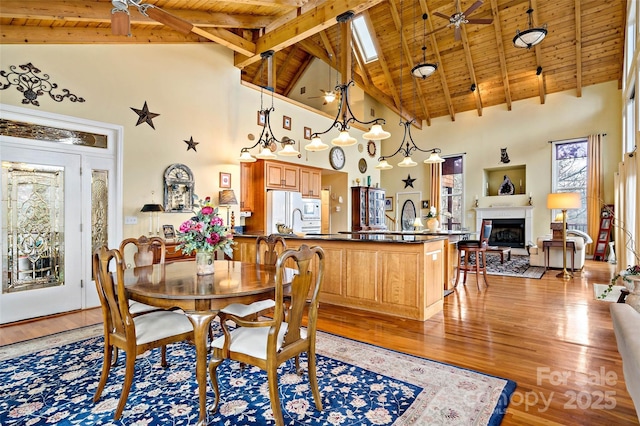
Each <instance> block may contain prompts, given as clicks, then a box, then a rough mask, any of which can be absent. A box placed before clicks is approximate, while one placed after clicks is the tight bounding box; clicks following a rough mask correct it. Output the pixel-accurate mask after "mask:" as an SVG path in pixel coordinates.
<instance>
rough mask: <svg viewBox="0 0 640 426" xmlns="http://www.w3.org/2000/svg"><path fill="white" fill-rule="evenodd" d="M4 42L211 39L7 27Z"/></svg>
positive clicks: (159, 32) (166, 32) (157, 32)
mask: <svg viewBox="0 0 640 426" xmlns="http://www.w3.org/2000/svg"><path fill="white" fill-rule="evenodd" d="M0 41H1V42H2V43H3V44H25V43H29V44H88V43H100V44H149V43H198V42H209V40H207V39H204V38H202V37H198V36H197V35H196V34H188V35H186V36H185V35H183V34H181V33H179V32H177V31H173V30H170V29H164V27H160V28H156V29H145V30H139V31H136V34H131V36H130V37H127V36H114V35H112V34H111V28H69V27H55V28H51V27H26V26H15V25H7V26H3V27H2V34H0Z"/></svg>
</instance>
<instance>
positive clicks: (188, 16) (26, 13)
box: [0, 0, 273, 29]
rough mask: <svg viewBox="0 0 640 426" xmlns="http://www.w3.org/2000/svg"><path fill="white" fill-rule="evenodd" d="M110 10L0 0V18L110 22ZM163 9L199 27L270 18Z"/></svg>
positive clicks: (135, 18) (67, 2) (137, 19)
mask: <svg viewBox="0 0 640 426" xmlns="http://www.w3.org/2000/svg"><path fill="white" fill-rule="evenodd" d="M111 9H112V7H111V3H110V2H87V1H79V0H51V1H47V0H42V1H24V0H20V1H16V0H2V2H0V17H1V18H13V19H40V20H45V21H51V20H64V21H69V22H100V23H104V24H110V23H111ZM163 10H164V11H166V12H169V13H171V14H172V15H176V16H178V17H180V18H182V19H185V20H187V21H189V22H191V23H192V24H193V25H196V26H199V27H218V28H250V29H254V28H263V27H266V26H267V25H269V24H270V23H271V22H272V21H273V18H272V17H270V16H259V15H242V14H239V15H235V14H227V13H213V12H211V13H210V12H202V11H197V10H184V9H165V8H163ZM131 24H132V25H162V24H161V23H159V22H157V21H154V20H153V19H151V18H148V17H146V16H144V15H143V14H141V13H138V12H133V13H131Z"/></svg>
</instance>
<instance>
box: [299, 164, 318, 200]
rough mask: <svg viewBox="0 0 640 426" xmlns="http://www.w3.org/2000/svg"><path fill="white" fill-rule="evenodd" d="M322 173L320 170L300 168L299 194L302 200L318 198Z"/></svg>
mask: <svg viewBox="0 0 640 426" xmlns="http://www.w3.org/2000/svg"><path fill="white" fill-rule="evenodd" d="M321 188H322V172H321V171H320V169H314V168H311V167H300V192H301V193H302V198H320V189H321Z"/></svg>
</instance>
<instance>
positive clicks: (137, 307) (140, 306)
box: [129, 300, 159, 315]
mask: <svg viewBox="0 0 640 426" xmlns="http://www.w3.org/2000/svg"><path fill="white" fill-rule="evenodd" d="M156 309H159V308H158V307H156V306H151V305H145V304H144V303H140V302H136V301H135V300H129V313H130V314H131V315H135V314H141V313H143V312H149V311H155V310H156Z"/></svg>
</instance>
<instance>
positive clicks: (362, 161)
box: [358, 158, 367, 173]
mask: <svg viewBox="0 0 640 426" xmlns="http://www.w3.org/2000/svg"><path fill="white" fill-rule="evenodd" d="M358 170H360V173H366V171H367V160H365V159H364V158H361V159H360V161H358Z"/></svg>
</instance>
